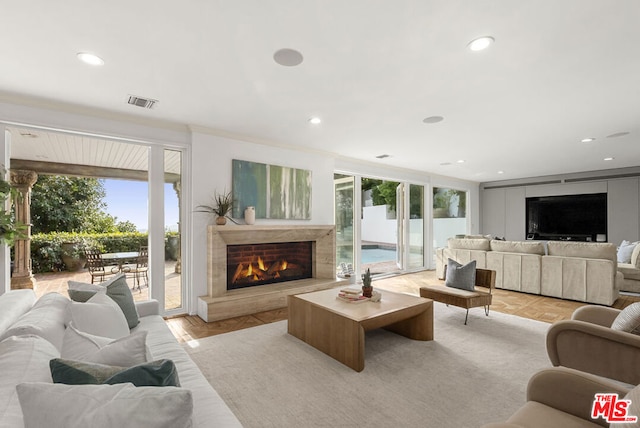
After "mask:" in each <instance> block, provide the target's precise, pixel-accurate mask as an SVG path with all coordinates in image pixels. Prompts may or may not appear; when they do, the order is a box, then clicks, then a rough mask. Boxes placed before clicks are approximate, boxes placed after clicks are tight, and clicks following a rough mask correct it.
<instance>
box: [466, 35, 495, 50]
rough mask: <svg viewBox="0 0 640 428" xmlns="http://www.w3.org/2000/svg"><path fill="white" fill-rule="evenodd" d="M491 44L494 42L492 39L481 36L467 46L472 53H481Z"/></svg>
mask: <svg viewBox="0 0 640 428" xmlns="http://www.w3.org/2000/svg"><path fill="white" fill-rule="evenodd" d="M493 42H495V39H494V38H493V37H491V36H483V37H478V38H477V39H474V40H472V41H470V42H469V44H468V45H467V46H468V47H469V49H471V50H472V51H481V50H484V49H486V48H488V47H489V46H490V45H491V44H492V43H493Z"/></svg>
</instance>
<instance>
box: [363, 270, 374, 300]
mask: <svg viewBox="0 0 640 428" xmlns="http://www.w3.org/2000/svg"><path fill="white" fill-rule="evenodd" d="M372 293H373V287H372V286H371V271H370V270H369V269H368V268H367V272H366V273H364V274H363V275H362V295H363V296H364V297H371V294H372Z"/></svg>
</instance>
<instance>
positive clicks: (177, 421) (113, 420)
mask: <svg viewBox="0 0 640 428" xmlns="http://www.w3.org/2000/svg"><path fill="white" fill-rule="evenodd" d="M16 389H17V391H18V397H19V399H20V406H22V412H23V414H24V427H25V428H41V427H48V428H76V427H77V428H87V427H91V428H118V427H154V428H187V427H191V415H192V413H193V398H192V396H191V391H189V390H187V389H184V388H176V387H172V386H166V387H162V388H158V387H153V386H151V387H149V386H144V387H135V386H133V385H132V384H130V383H121V384H116V385H64V384H59V383H56V384H48V383H23V384H20V385H18V386H17V387H16ZM62 403H67V404H68V405H61V404H62Z"/></svg>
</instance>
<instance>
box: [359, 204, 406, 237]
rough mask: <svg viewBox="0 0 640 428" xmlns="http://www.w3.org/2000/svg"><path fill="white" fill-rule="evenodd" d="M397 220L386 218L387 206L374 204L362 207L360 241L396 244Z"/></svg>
mask: <svg viewBox="0 0 640 428" xmlns="http://www.w3.org/2000/svg"><path fill="white" fill-rule="evenodd" d="M397 225H398V222H397V220H396V219H388V218H387V206H386V205H376V206H370V207H364V208H363V209H362V226H361V228H362V241H363V242H364V241H368V242H381V243H385V244H393V245H396V243H397V242H398V231H397V228H398V226H397Z"/></svg>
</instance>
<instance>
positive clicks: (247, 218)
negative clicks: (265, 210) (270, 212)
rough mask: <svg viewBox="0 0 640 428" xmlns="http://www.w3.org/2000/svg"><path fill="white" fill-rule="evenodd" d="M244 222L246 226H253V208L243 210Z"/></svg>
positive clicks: (254, 213)
mask: <svg viewBox="0 0 640 428" xmlns="http://www.w3.org/2000/svg"><path fill="white" fill-rule="evenodd" d="M244 222H245V223H247V224H254V223H255V222H256V208H255V207H247V208H245V209H244Z"/></svg>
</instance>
